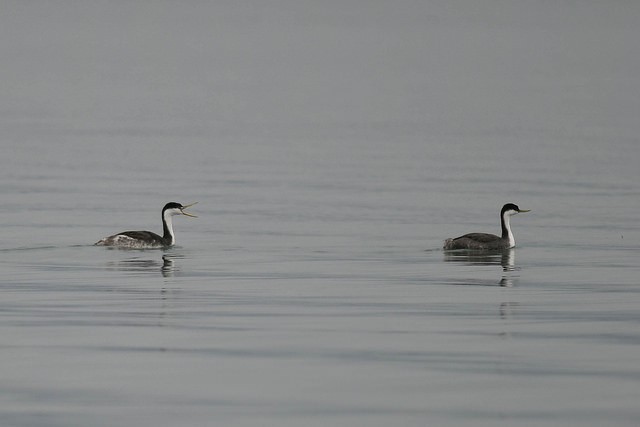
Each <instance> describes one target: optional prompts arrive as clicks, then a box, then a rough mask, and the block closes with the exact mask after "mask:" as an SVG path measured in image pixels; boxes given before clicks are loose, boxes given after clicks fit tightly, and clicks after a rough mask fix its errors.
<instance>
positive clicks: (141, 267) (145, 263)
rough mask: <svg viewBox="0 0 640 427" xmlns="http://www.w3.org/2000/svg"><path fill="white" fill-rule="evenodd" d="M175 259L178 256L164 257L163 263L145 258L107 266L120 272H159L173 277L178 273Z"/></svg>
mask: <svg viewBox="0 0 640 427" xmlns="http://www.w3.org/2000/svg"><path fill="white" fill-rule="evenodd" d="M175 258H179V256H176V255H166V254H165V255H162V262H160V261H158V260H155V259H145V258H139V257H134V258H129V259H124V260H120V261H117V262H110V263H108V264H107V266H108V267H109V268H113V269H116V270H119V271H128V272H157V271H159V272H160V273H161V274H162V275H163V276H164V277H171V276H173V274H174V273H175V272H176V270H177V268H176V265H175V261H174V260H175Z"/></svg>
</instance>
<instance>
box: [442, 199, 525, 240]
mask: <svg viewBox="0 0 640 427" xmlns="http://www.w3.org/2000/svg"><path fill="white" fill-rule="evenodd" d="M529 211H530V209H520V208H519V207H518V205H514V204H513V203H507V204H506V205H504V206H503V207H502V210H501V211H500V226H501V227H502V235H501V236H496V235H495V234H489V233H469V234H465V235H464V236H460V237H456V238H454V239H447V240H445V241H444V246H443V249H445V250H454V249H469V250H502V249H510V248H513V247H515V245H516V239H515V238H514V237H513V232H512V231H511V217H512V216H513V215H516V214H518V213H524V212H529Z"/></svg>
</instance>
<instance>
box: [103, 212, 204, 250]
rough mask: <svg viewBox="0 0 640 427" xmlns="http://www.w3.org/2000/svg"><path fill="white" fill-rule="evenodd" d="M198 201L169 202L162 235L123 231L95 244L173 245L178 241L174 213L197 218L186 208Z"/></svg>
mask: <svg viewBox="0 0 640 427" xmlns="http://www.w3.org/2000/svg"><path fill="white" fill-rule="evenodd" d="M196 203H198V202H196ZM196 203H191V204H190V205H186V206H183V205H181V204H180V203H176V202H170V203H167V204H166V205H165V206H164V208H162V229H163V235H162V236H160V235H158V234H156V233H152V232H151V231H123V232H122V233H118V234H114V235H112V236H109V237H105V238H104V239H101V240H99V241H98V242H96V243H95V244H96V246H116V247H121V248H135V249H143V248H166V247H169V246H173V245H174V244H175V242H176V237H175V234H174V233H173V221H172V217H173V216H174V215H186V216H190V217H193V218H197V217H196V216H195V215H193V214H191V213H189V212H185V211H184V210H185V209H186V208H188V207H190V206H193V205H195V204H196Z"/></svg>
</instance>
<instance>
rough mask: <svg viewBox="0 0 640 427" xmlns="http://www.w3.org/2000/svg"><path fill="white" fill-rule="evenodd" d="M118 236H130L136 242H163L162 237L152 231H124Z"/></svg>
mask: <svg viewBox="0 0 640 427" xmlns="http://www.w3.org/2000/svg"><path fill="white" fill-rule="evenodd" d="M118 234H119V235H121V236H128V237H131V238H132V239H136V240H143V241H145V242H156V241H157V242H161V241H162V237H160V236H158V235H157V234H156V233H152V232H151V231H123V232H122V233H118Z"/></svg>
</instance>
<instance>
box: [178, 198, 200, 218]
mask: <svg viewBox="0 0 640 427" xmlns="http://www.w3.org/2000/svg"><path fill="white" fill-rule="evenodd" d="M196 203H198V202H195V203H191V204H190V205H187V206H183V207H182V209H180V212H182V215H186V216H190V217H192V218H198V217H197V216H196V215H194V214H192V213H189V212H185V211H184V210H185V209H187V208H188V207H191V206H193V205H195V204H196Z"/></svg>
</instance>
